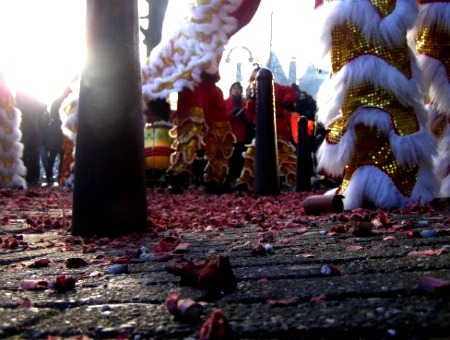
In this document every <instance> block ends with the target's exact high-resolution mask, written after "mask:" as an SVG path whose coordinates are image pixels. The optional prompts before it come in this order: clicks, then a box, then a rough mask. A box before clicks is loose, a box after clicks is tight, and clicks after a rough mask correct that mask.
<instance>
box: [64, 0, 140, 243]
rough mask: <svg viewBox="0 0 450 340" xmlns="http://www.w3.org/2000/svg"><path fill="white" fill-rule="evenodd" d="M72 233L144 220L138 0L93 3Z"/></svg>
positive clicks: (129, 227)
mask: <svg viewBox="0 0 450 340" xmlns="http://www.w3.org/2000/svg"><path fill="white" fill-rule="evenodd" d="M86 12H87V13H86V21H87V22H86V25H87V27H86V29H87V33H86V39H87V63H86V66H85V69H84V71H83V73H82V75H81V87H80V98H79V112H78V130H77V141H76V158H75V183H74V193H73V225H72V234H74V235H80V236H94V235H96V236H106V237H116V236H120V235H125V234H131V233H135V232H137V233H140V232H143V231H144V229H145V226H146V222H147V216H146V191H145V166H144V136H143V127H144V125H143V118H142V104H141V79H140V62H139V48H138V46H139V43H138V41H139V35H138V28H139V24H138V7H137V0H127V1H123V0H88V1H87V6H86Z"/></svg>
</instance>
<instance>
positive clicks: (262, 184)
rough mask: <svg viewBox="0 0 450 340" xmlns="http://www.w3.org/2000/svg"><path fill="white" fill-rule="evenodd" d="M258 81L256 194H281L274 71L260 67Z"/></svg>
mask: <svg viewBox="0 0 450 340" xmlns="http://www.w3.org/2000/svg"><path fill="white" fill-rule="evenodd" d="M256 81H257V86H256V87H257V92H256V111H257V113H256V114H257V117H256V142H255V143H256V144H255V149H256V150H255V184H254V193H255V194H257V195H278V194H279V193H280V176H279V171H278V148H277V131H276V124H275V101H274V93H273V91H274V89H273V75H272V72H271V71H270V70H268V69H266V68H261V69H260V70H259V71H258V74H257V75H256Z"/></svg>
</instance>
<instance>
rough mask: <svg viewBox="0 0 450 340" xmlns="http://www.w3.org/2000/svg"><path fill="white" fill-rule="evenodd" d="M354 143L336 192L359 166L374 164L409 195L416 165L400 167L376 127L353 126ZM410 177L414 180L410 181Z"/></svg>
mask: <svg viewBox="0 0 450 340" xmlns="http://www.w3.org/2000/svg"><path fill="white" fill-rule="evenodd" d="M355 133H356V144H355V150H354V152H353V157H352V160H351V161H350V162H349V164H348V165H347V166H346V168H345V173H344V177H343V180H342V184H341V187H340V188H339V190H338V192H339V193H342V192H344V191H345V189H346V188H347V186H348V184H349V182H350V179H351V176H352V175H353V173H354V172H355V171H356V170H357V169H358V168H360V167H363V166H375V167H377V168H378V169H381V170H382V171H383V172H384V173H385V174H386V175H387V176H389V177H390V178H391V179H392V181H393V182H394V183H395V186H396V187H397V190H398V191H400V192H401V193H402V194H403V195H405V196H410V195H411V192H412V190H413V188H414V185H415V182H416V181H417V173H418V170H419V169H418V166H417V165H415V164H414V165H412V166H409V167H402V166H401V165H400V164H399V163H398V162H397V160H396V158H395V155H394V154H393V153H392V149H391V147H390V145H389V140H388V138H387V137H386V136H385V135H383V134H382V133H381V132H380V131H378V130H376V129H370V128H368V127H367V126H364V125H358V126H357V127H356V128H355ZM411 178H413V179H414V181H411Z"/></svg>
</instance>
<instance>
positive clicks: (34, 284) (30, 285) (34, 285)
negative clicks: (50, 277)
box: [19, 279, 49, 290]
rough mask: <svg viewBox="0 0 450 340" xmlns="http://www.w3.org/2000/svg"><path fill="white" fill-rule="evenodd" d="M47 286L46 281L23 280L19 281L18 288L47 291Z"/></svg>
mask: <svg viewBox="0 0 450 340" xmlns="http://www.w3.org/2000/svg"><path fill="white" fill-rule="evenodd" d="M48 286H49V284H48V281H46V280H32V279H25V280H22V281H20V283H19V288H20V289H23V290H38V289H47V288H48Z"/></svg>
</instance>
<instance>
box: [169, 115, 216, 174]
mask: <svg viewBox="0 0 450 340" xmlns="http://www.w3.org/2000/svg"><path fill="white" fill-rule="evenodd" d="M206 128H207V127H206V122H205V117H204V113H203V110H202V109H200V108H198V107H192V108H190V109H189V112H186V118H184V119H183V118H182V119H181V120H180V119H177V120H175V126H174V127H173V128H172V130H170V132H169V134H170V136H171V137H172V138H175V142H174V143H173V144H172V148H173V149H175V150H177V152H176V153H172V155H171V159H170V163H171V164H172V165H171V167H170V168H169V169H168V170H167V173H168V175H171V176H178V175H180V174H182V173H183V172H185V173H186V175H187V176H188V178H190V177H192V176H193V173H192V163H193V162H194V160H195V157H196V155H197V150H199V149H201V148H202V145H203V144H202V140H203V137H202V136H203V133H204V131H206Z"/></svg>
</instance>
